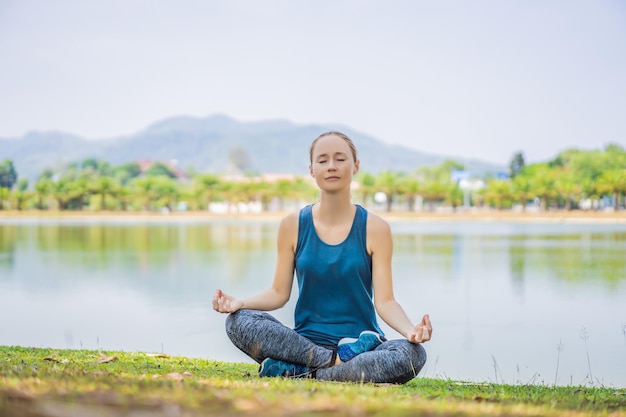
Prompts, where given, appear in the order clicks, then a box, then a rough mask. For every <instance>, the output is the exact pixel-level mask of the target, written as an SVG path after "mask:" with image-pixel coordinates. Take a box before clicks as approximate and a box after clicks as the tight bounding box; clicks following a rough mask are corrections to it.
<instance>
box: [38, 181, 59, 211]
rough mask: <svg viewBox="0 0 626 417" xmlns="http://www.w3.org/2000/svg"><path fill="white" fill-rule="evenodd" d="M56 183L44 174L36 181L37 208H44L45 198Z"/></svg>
mask: <svg viewBox="0 0 626 417" xmlns="http://www.w3.org/2000/svg"><path fill="white" fill-rule="evenodd" d="M53 185H54V183H53V182H52V181H51V180H50V178H48V177H45V176H42V177H40V178H39V180H38V181H37V182H36V183H35V194H36V196H37V209H38V210H43V208H44V200H45V199H46V197H47V196H48V195H49V194H50V192H51V191H52V187H53Z"/></svg>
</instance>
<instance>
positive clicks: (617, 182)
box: [596, 169, 626, 210]
mask: <svg viewBox="0 0 626 417" xmlns="http://www.w3.org/2000/svg"><path fill="white" fill-rule="evenodd" d="M596 188H597V190H598V193H600V194H611V196H612V197H613V208H614V209H615V210H617V209H618V207H619V200H620V199H619V197H620V195H624V194H626V169H610V170H607V171H604V172H603V173H602V174H600V178H598V182H597V183H596Z"/></svg>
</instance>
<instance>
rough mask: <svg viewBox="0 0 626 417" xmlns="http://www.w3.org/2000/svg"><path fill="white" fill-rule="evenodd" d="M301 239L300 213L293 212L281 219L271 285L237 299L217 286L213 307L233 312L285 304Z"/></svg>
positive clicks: (270, 307)
mask: <svg viewBox="0 0 626 417" xmlns="http://www.w3.org/2000/svg"><path fill="white" fill-rule="evenodd" d="M297 238H298V213H293V214H290V215H289V216H287V217H285V218H284V219H283V220H282V221H281V222H280V227H279V229H278V239H277V247H278V259H277V261H276V270H275V272H274V281H273V282H272V286H271V287H270V288H268V289H266V290H265V291H262V292H260V293H258V294H256V295H253V296H251V297H248V298H245V299H243V300H240V299H237V298H235V297H232V296H230V295H227V294H224V293H223V292H222V290H220V289H218V290H217V291H215V294H214V295H213V309H214V310H215V311H218V312H220V313H233V312H235V311H237V310H239V309H241V308H247V309H251V310H262V311H271V310H276V309H278V308H280V307H282V306H284V305H285V304H286V303H287V301H289V297H290V295H291V287H292V286H293V272H294V267H295V255H294V251H295V247H296V242H297Z"/></svg>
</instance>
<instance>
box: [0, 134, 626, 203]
mask: <svg viewBox="0 0 626 417" xmlns="http://www.w3.org/2000/svg"><path fill="white" fill-rule="evenodd" d="M459 173H460V174H462V175H461V176H459V177H456V180H455V174H459ZM354 179H355V182H354V188H353V194H354V197H355V200H356V201H357V202H359V203H361V204H363V205H364V206H372V205H375V204H377V205H379V206H381V208H383V209H384V210H387V211H392V210H403V211H415V210H436V209H438V208H441V207H444V208H447V209H451V210H456V209H458V208H459V207H484V208H494V209H500V210H502V209H511V208H519V209H520V210H522V211H523V210H525V209H526V208H527V207H528V206H531V205H532V206H535V207H536V208H537V209H539V210H550V209H560V210H574V209H599V208H604V207H613V208H614V209H615V210H618V209H623V208H624V207H625V196H626V151H625V150H624V148H623V147H621V146H619V145H615V144H610V145H607V146H606V147H605V148H604V149H602V150H579V149H568V150H565V151H563V152H561V153H560V154H559V155H557V157H556V158H554V159H553V160H550V161H547V162H541V163H534V164H526V163H525V161H524V156H523V154H522V153H521V152H518V153H516V154H514V155H513V157H512V158H511V161H510V163H509V172H508V173H507V175H505V176H496V175H493V174H487V175H486V176H483V177H477V176H472V175H471V173H467V172H464V166H463V165H462V164H460V163H458V162H456V161H454V160H447V161H445V162H443V163H442V164H440V165H438V166H429V167H419V168H416V169H415V170H414V171H413V172H408V173H407V172H394V171H393V170H387V171H383V172H381V173H378V174H372V173H368V172H365V171H363V172H360V173H359V174H357V176H355V178H354ZM316 196H317V188H316V186H315V184H314V182H313V181H312V180H311V179H310V178H308V177H301V176H300V177H299V176H293V177H292V178H280V179H276V180H269V179H267V178H266V177H264V176H262V175H253V174H249V175H242V176H240V177H238V178H232V177H225V176H220V175H217V174H210V173H191V174H189V175H183V176H181V174H180V172H178V171H177V170H176V169H174V168H173V167H171V166H170V165H168V164H167V163H163V162H153V163H151V164H150V165H149V167H147V168H146V167H143V168H142V166H141V165H140V164H139V163H136V162H129V163H124V164H121V165H118V166H113V165H111V164H110V163H108V162H107V161H103V160H98V159H94V158H88V159H85V160H83V161H80V162H74V163H70V164H68V165H66V166H65V167H63V168H62V169H59V170H52V169H45V170H44V171H43V172H42V173H41V174H40V175H39V176H38V178H37V180H36V181H35V183H34V184H29V181H28V180H27V179H23V178H22V179H20V178H19V177H18V173H17V172H16V170H15V167H14V165H13V162H12V161H11V160H5V161H4V162H3V163H2V164H0V209H12V210H59V211H66V210H77V211H80V210H90V211H156V210H163V209H167V210H178V209H180V207H181V203H183V205H184V207H185V209H189V210H206V209H207V208H208V207H209V205H210V204H211V203H223V204H227V205H237V204H249V203H256V204H258V205H260V207H262V209H263V210H269V209H270V207H274V208H276V207H277V208H282V207H283V206H284V204H285V203H286V202H302V201H304V202H312V201H314V200H315V199H316Z"/></svg>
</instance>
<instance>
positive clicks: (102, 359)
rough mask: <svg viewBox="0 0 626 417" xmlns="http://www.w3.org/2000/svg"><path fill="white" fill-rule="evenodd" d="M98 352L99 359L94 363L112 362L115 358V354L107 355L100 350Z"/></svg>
mask: <svg viewBox="0 0 626 417" xmlns="http://www.w3.org/2000/svg"><path fill="white" fill-rule="evenodd" d="M98 353H99V354H100V360H99V361H96V363H109V362H113V361H116V360H117V358H116V357H115V356H107V355H105V354H104V353H102V352H98Z"/></svg>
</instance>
